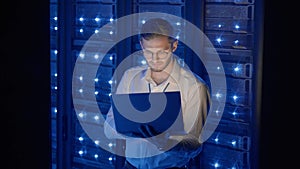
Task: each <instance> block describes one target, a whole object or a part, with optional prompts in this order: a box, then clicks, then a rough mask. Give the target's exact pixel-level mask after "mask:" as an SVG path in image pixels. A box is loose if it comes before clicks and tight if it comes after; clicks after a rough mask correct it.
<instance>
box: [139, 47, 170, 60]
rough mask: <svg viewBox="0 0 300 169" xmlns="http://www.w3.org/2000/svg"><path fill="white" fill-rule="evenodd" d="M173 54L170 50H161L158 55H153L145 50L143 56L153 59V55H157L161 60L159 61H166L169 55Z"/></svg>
mask: <svg viewBox="0 0 300 169" xmlns="http://www.w3.org/2000/svg"><path fill="white" fill-rule="evenodd" d="M170 53H171V51H170V49H168V50H167V51H165V50H161V51H158V52H156V53H153V52H151V51H149V50H146V49H143V54H144V56H145V58H146V59H149V60H150V59H153V55H154V54H156V56H157V57H158V58H159V59H165V58H167V57H168V56H169V54H170Z"/></svg>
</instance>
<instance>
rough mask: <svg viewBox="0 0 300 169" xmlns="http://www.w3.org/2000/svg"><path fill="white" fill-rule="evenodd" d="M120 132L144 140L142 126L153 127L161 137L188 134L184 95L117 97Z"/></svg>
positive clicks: (114, 99)
mask: <svg viewBox="0 0 300 169" xmlns="http://www.w3.org/2000/svg"><path fill="white" fill-rule="evenodd" d="M112 109H113V114H114V119H115V125H116V130H117V131H118V132H119V133H121V134H124V135H127V136H131V137H132V136H134V137H143V136H142V135H141V133H140V131H139V127H140V126H141V125H145V124H147V125H150V126H152V127H153V128H154V129H155V131H156V132H157V134H160V133H162V132H165V131H166V132H169V133H170V135H184V134H186V132H185V131H184V125H183V118H182V111H181V98H180V92H179V91H176V92H160V93H130V94H113V95H112Z"/></svg>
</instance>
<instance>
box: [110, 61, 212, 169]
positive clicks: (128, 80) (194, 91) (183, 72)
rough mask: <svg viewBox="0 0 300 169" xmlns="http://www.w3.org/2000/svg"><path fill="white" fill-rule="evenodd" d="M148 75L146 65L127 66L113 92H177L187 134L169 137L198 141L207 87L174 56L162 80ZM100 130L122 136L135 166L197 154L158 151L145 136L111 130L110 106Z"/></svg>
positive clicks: (169, 163)
mask: <svg viewBox="0 0 300 169" xmlns="http://www.w3.org/2000/svg"><path fill="white" fill-rule="evenodd" d="M174 58H175V57H174ZM150 74H151V72H150V69H149V68H148V67H147V66H146V65H145V66H136V67H133V68H130V69H128V70H127V71H125V72H124V75H123V77H122V79H121V81H120V83H119V85H118V87H117V90H116V93H149V90H150V91H151V92H162V91H163V90H164V89H165V92H171V91H180V94H181V104H182V105H181V108H182V113H183V122H184V129H185V131H186V132H187V133H188V135H185V136H170V138H172V139H177V140H182V139H184V138H186V137H192V138H198V140H199V142H200V140H201V139H200V138H199V137H200V133H201V129H202V127H203V125H204V122H205V120H206V117H207V112H208V108H209V107H208V106H209V105H210V94H209V90H208V87H207V86H206V85H205V83H204V81H203V80H202V79H201V78H199V77H198V76H195V74H194V73H193V72H191V71H190V70H189V69H188V68H186V67H182V66H181V65H180V64H179V62H178V60H177V59H176V58H175V61H174V66H173V69H172V71H171V74H170V77H169V78H168V79H167V80H166V81H164V82H163V83H161V84H159V85H157V84H156V83H155V82H154V81H153V79H152V78H151V76H150ZM149 84H150V88H149ZM104 130H105V131H104V132H105V135H106V136H107V137H108V138H111V139H116V138H118V139H125V138H126V150H125V155H126V157H127V160H128V161H129V162H130V163H131V164H133V165H135V166H136V167H137V168H143V169H147V168H151V169H153V168H169V167H174V166H181V165H184V164H186V163H187V162H188V161H189V160H190V158H193V157H194V156H196V155H197V154H187V153H180V154H176V155H174V154H172V152H170V153H166V152H164V153H162V152H161V151H160V150H159V149H158V148H157V147H156V146H155V145H153V144H152V143H151V142H149V141H148V140H146V139H136V138H132V139H131V138H127V137H124V136H123V135H120V134H118V133H117V132H116V130H115V123H114V117H113V113H112V109H110V110H109V112H108V114H107V117H106V122H105V123H104ZM153 155H154V156H153ZM151 156H152V157H151ZM148 157H151V158H148Z"/></svg>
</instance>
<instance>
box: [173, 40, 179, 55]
mask: <svg viewBox="0 0 300 169" xmlns="http://www.w3.org/2000/svg"><path fill="white" fill-rule="evenodd" d="M177 47H178V40H176V41H174V42H173V45H172V52H175V50H176V49H177Z"/></svg>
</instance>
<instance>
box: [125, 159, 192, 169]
mask: <svg viewBox="0 0 300 169" xmlns="http://www.w3.org/2000/svg"><path fill="white" fill-rule="evenodd" d="M122 169H137V168H136V167H135V166H133V165H131V164H130V163H129V162H128V161H126V160H125V164H124V166H123V168H122ZM166 169H188V167H187V166H183V167H171V168H166Z"/></svg>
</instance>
